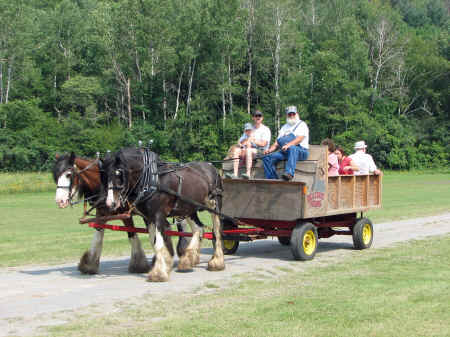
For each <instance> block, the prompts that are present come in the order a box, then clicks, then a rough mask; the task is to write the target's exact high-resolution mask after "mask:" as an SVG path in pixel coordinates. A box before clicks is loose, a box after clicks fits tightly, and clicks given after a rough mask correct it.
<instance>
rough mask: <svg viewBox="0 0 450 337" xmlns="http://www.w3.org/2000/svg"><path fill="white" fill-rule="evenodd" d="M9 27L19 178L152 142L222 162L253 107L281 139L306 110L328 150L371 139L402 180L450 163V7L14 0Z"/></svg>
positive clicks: (6, 67)
mask: <svg viewBox="0 0 450 337" xmlns="http://www.w3.org/2000/svg"><path fill="white" fill-rule="evenodd" d="M0 20H1V21H2V22H5V24H4V25H2V26H1V27H0V45H1V46H2V48H1V49H0V73H1V77H0V78H1V86H0V140H1V143H0V158H1V159H2V160H1V162H0V170H3V171H5V170H8V171H11V170H39V169H42V168H44V169H46V168H48V167H49V166H50V165H51V162H52V159H51V158H53V155H54V153H55V152H68V151H71V150H73V151H75V152H76V153H78V154H80V155H85V156H94V155H95V152H97V151H100V152H102V153H104V152H105V151H106V150H111V151H114V150H117V149H119V148H121V147H123V146H130V145H135V144H136V143H137V142H138V141H139V140H142V141H144V142H147V141H148V140H149V139H153V140H154V145H153V146H154V149H155V151H157V152H159V153H160V154H161V155H162V157H163V158H167V159H170V160H181V161H187V160H218V159H221V158H223V157H224V156H225V154H226V151H227V149H228V147H229V146H230V145H231V144H233V143H234V142H235V141H236V140H237V139H238V137H239V136H240V134H241V132H242V125H243V123H245V122H247V121H250V117H249V115H248V113H247V106H248V104H250V110H254V109H256V108H258V109H261V110H262V111H263V112H264V123H265V124H267V125H268V126H269V127H270V128H271V129H272V134H273V136H275V135H276V134H277V130H276V128H277V116H276V112H277V111H283V108H284V107H285V106H286V105H291V104H295V105H297V106H298V107H299V110H300V115H301V118H303V119H304V120H306V121H307V123H308V125H309V128H310V132H311V137H310V138H311V142H312V143H315V144H317V143H320V141H321V140H322V139H324V138H333V139H334V140H335V142H336V143H337V144H339V145H341V146H343V147H344V148H345V149H347V150H348V151H351V150H352V149H351V147H352V144H353V143H354V142H355V141H357V140H361V139H364V140H366V142H367V143H368V144H369V151H370V153H371V154H373V156H374V157H375V159H376V161H377V164H378V165H379V166H381V167H385V168H392V169H411V168H428V167H433V168H435V167H443V166H445V165H448V162H449V153H450V148H449V144H450V136H449V132H448V130H449V128H450V118H449V114H448V112H449V111H450V93H449V87H448V83H449V82H450V47H449V45H450V44H449V39H450V35H449V33H448V29H447V28H448V23H449V16H448V12H447V7H446V2H445V1H443V0H413V1H405V0H395V1H370V2H367V1H356V2H355V1H353V2H352V1H344V0H338V1H333V2H331V3H317V2H313V3H311V2H307V1H306V2H305V1H300V2H292V1H278V2H273V1H272V2H271V1H268V0H263V1H248V0H232V1H226V2H224V1H218V0H195V1H191V2H189V3H186V2H184V1H180V0H170V1H162V0H139V1H137V0H126V1H125V0H118V1H113V2H111V1H95V0H80V1H74V0H61V1H32V2H24V1H17V2H11V1H5V0H0ZM381 30H382V31H383V32H382V33H383V34H381ZM381 37H385V40H384V41H381V40H380V38H381ZM250 69H251V71H252V72H251V76H250ZM249 80H250V83H249ZM277 88H278V91H277ZM247 90H249V93H248V95H247ZM248 99H249V101H247V100H248ZM279 118H280V119H281V123H283V122H284V114H283V113H281V114H280V116H279Z"/></svg>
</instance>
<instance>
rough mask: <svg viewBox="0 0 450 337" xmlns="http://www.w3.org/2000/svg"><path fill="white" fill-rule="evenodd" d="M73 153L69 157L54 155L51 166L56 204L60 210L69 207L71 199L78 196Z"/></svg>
mask: <svg viewBox="0 0 450 337" xmlns="http://www.w3.org/2000/svg"><path fill="white" fill-rule="evenodd" d="M75 158H76V157H75V153H73V152H72V153H71V154H70V155H67V154H66V155H63V156H59V155H56V162H55V165H54V166H53V179H54V181H55V183H56V196H55V201H56V204H57V205H58V206H59V207H60V208H66V207H67V206H69V204H70V201H71V199H72V198H73V197H74V196H76V195H77V194H78V185H79V184H78V183H79V181H78V179H76V174H75V173H74V170H75Z"/></svg>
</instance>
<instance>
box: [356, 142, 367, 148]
mask: <svg viewBox="0 0 450 337" xmlns="http://www.w3.org/2000/svg"><path fill="white" fill-rule="evenodd" d="M366 147H367V145H366V142H364V141H363V140H360V141H359V142H356V143H355V149H365V148H366Z"/></svg>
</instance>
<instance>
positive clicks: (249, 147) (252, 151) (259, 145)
mask: <svg viewBox="0 0 450 337" xmlns="http://www.w3.org/2000/svg"><path fill="white" fill-rule="evenodd" d="M252 119H253V124H251V123H245V126H244V134H243V135H242V136H241V138H239V146H236V147H234V149H233V153H232V158H235V160H234V161H233V175H231V174H229V173H226V174H225V176H226V177H227V178H237V177H238V172H239V158H245V164H246V165H245V168H246V173H243V174H242V178H244V179H250V178H251V170H252V163H253V159H254V158H255V157H256V156H257V155H258V154H261V155H262V154H263V153H264V151H265V150H267V149H268V148H269V145H270V138H271V132H270V129H269V128H268V127H267V126H265V125H264V124H263V123H262V121H263V119H264V117H263V114H262V112H261V111H259V110H256V111H254V112H253V113H252Z"/></svg>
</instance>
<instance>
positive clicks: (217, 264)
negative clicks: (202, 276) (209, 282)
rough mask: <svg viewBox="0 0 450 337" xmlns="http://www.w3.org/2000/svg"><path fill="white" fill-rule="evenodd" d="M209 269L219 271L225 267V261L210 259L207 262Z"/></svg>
mask: <svg viewBox="0 0 450 337" xmlns="http://www.w3.org/2000/svg"><path fill="white" fill-rule="evenodd" d="M207 269H208V270H209V271H221V270H224V269H225V263H224V262H223V261H217V260H210V261H209V262H208V268H207Z"/></svg>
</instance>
